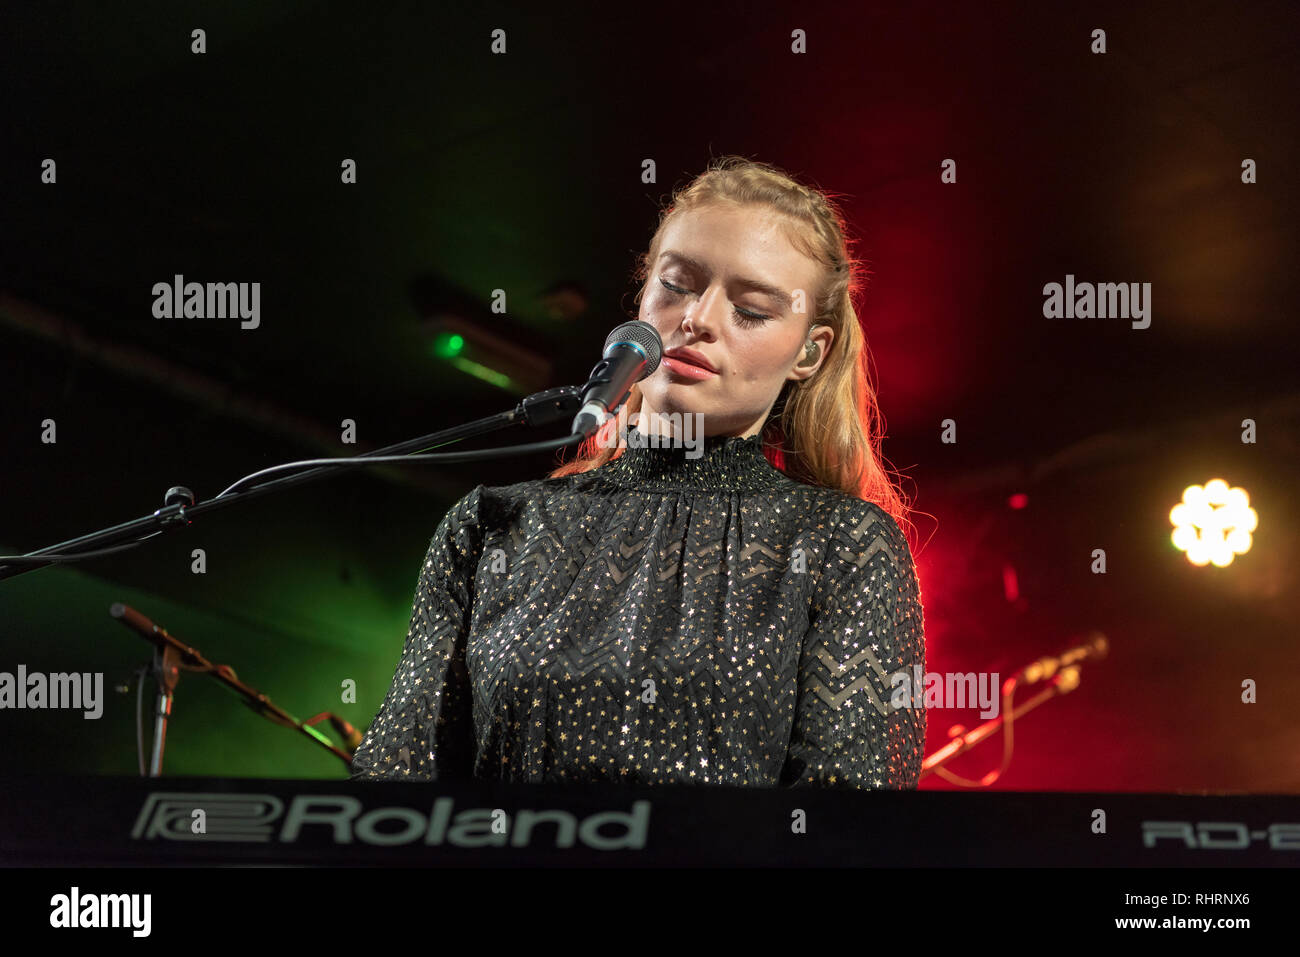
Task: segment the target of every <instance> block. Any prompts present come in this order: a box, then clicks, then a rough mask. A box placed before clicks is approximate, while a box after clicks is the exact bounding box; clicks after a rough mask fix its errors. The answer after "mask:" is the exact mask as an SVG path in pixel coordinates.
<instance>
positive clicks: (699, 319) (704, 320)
mask: <svg viewBox="0 0 1300 957" xmlns="http://www.w3.org/2000/svg"><path fill="white" fill-rule="evenodd" d="M727 307H728V303H727V296H726V293H725V292H723V290H721V289H718V288H716V287H713V286H710V287H709V288H708V289H706V290H705V291H704V295H702V296H700V298H699V299H696V300H695V301H694V302H691V303H689V304H687V306H686V315H685V316H684V317H683V320H682V328H683V329H685V330H688V331H690V332H692V333H693V334H694V335H695V337H696V338H698V339H710V340H711V339H715V338H716V332H717V330H718V329H719V328H720V327H721V326H720V324H721V323H722V322H724V321H725V320H726V318H727V312H726V310H727Z"/></svg>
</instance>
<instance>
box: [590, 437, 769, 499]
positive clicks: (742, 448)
mask: <svg viewBox="0 0 1300 957" xmlns="http://www.w3.org/2000/svg"><path fill="white" fill-rule="evenodd" d="M701 445H702V446H703V448H701ZM592 474H593V475H595V476H596V477H597V478H599V479H603V480H605V481H608V482H610V483H611V484H614V485H617V486H619V487H621V488H639V489H646V490H649V491H662V492H666V491H687V490H695V491H715V492H756V491H763V490H765V489H774V488H779V487H780V486H781V485H783V484H785V483H788V482H789V481H790V480H789V479H788V478H786V476H785V475H784V473H782V472H781V471H780V470H778V469H777V468H776V467H775V466H773V465H772V463H771V462H769V461H768V460H767V456H765V455H764V454H763V437H762V434H761V433H760V434H758V435H751V436H749V437H748V438H740V437H738V436H734V435H711V436H708V437H707V438H705V439H704V440H703V442H702V443H701V444H699V445H695V446H694V447H692V448H684V447H681V446H678V447H671V446H659V447H656V446H654V445H646V446H628V447H627V448H626V449H624V450H623V454H622V455H620V456H619V457H618V458H617V459H615V460H614V461H612V462H610V463H608V464H606V465H604V466H602V467H601V468H599V469H597V470H596V471H595V472H594V473H592Z"/></svg>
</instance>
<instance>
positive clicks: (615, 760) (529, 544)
mask: <svg viewBox="0 0 1300 957" xmlns="http://www.w3.org/2000/svg"><path fill="white" fill-rule="evenodd" d="M701 452H702V454H700V453H701ZM920 599H921V595H920V587H919V583H918V581H917V578H916V573H915V569H914V566H913V562H912V555H911V552H910V550H909V548H908V543H907V539H906V537H905V536H904V534H903V532H902V530H901V529H900V528H899V526H898V524H897V523H896V522H895V521H894V520H893V519H892V518H891V517H890V516H889V515H888V514H887V513H886V512H884V511H883V510H882V509H881V508H879V507H878V506H876V505H874V504H871V503H868V502H865V501H863V500H861V499H858V498H855V497H853V496H851V495H847V494H845V493H843V492H840V491H838V490H831V489H826V488H821V487H815V486H811V485H807V484H803V483H800V482H796V481H794V480H793V479H791V478H789V477H788V476H786V475H785V474H784V473H783V472H781V471H780V470H778V469H777V468H776V467H775V466H773V465H772V464H771V463H770V462H769V461H768V460H767V458H766V456H765V455H764V454H763V450H762V444H761V438H760V436H753V437H750V438H746V439H742V438H737V437H734V436H731V437H723V436H718V437H710V438H708V439H706V440H705V442H704V445H703V448H702V449H701V448H699V447H697V448H695V449H694V450H692V449H683V448H667V447H654V446H650V447H633V448H628V449H627V450H626V451H625V452H624V453H623V454H622V455H621V456H620V457H619V458H617V459H615V460H614V461H612V462H610V463H607V464H606V465H604V466H602V467H601V468H599V469H594V470H592V471H589V472H586V473H583V474H580V475H570V476H567V477H564V478H559V479H537V480H533V481H528V482H521V483H519V484H516V485H509V486H503V487H487V486H483V485H479V486H477V487H476V488H474V489H473V490H472V491H470V492H469V493H468V494H467V495H465V496H464V497H463V498H461V499H460V501H458V502H457V503H456V504H455V505H454V506H453V507H452V508H451V510H450V511H449V512H447V514H446V516H445V517H444V518H443V520H442V522H441V524H440V525H439V526H438V529H437V532H436V534H435V535H434V537H433V540H432V542H431V544H430V546H429V551H428V554H427V555H426V557H425V560H424V566H423V569H422V570H421V573H420V577H419V584H418V587H417V591H416V595H415V607H414V610H413V613H412V616H411V626H410V631H409V632H408V633H407V636H406V645H405V649H404V650H403V652H402V657H401V661H400V662H399V664H398V666H397V673H396V675H395V677H394V678H393V683H392V686H391V687H390V688H389V691H388V695H387V697H386V698H385V700H384V702H383V706H382V707H381V708H380V710H379V713H378V715H377V716H376V718H375V720H374V721H373V722H372V723H371V725H370V728H369V729H368V731H367V732H366V734H365V736H364V739H363V740H362V742H361V745H360V747H359V748H358V750H357V752H356V755H355V756H354V758H353V761H352V776H353V778H355V779H366V778H395V779H406V780H413V781H414V780H423V781H428V780H436V779H439V778H446V777H471V776H472V777H475V778H490V779H498V780H506V781H517V782H543V781H570V782H572V781H615V782H617V781H624V782H628V783H630V784H725V785H737V786H752V787H788V786H799V785H802V786H817V787H842V788H912V787H915V786H916V783H917V779H918V777H919V775H920V770H921V758H922V751H923V747H924V744H925V727H926V720H925V711H924V709H923V708H921V707H919V702H918V706H917V707H908V706H898V704H897V702H898V701H899V698H900V696H898V695H896V694H895V690H894V689H895V687H896V685H897V682H891V675H894V674H895V673H897V672H900V671H904V672H906V674H907V675H908V676H909V677H910V676H911V675H912V673H913V671H912V669H913V666H920V668H921V671H922V672H924V670H925V640H924V633H923V627H922V610H921V600H920ZM902 697H903V698H904V700H905V699H906V696H902Z"/></svg>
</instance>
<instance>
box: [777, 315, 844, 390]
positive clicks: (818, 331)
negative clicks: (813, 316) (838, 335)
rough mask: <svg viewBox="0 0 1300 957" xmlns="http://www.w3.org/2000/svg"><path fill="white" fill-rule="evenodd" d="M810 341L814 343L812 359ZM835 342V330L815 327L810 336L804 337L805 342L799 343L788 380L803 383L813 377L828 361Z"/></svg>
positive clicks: (826, 327) (827, 327)
mask: <svg viewBox="0 0 1300 957" xmlns="http://www.w3.org/2000/svg"><path fill="white" fill-rule="evenodd" d="M809 340H812V343H813V350H812V353H811V358H810V357H809V351H808V350H807V347H806V343H807V342H808V341H809ZM834 341H835V330H834V329H832V328H831V327H830V326H813V327H812V330H811V331H810V332H809V333H808V335H806V336H804V339H803V342H800V343H799V352H798V353H797V354H796V355H795V357H794V360H793V362H792V363H791V365H790V374H789V375H787V376H786V380H787V381H790V382H802V381H803V380H804V379H807V378H808V377H809V376H811V375H813V374H814V373H815V372H816V371H817V370H818V369H820V368H821V367H822V363H824V362H825V361H826V355H827V353H828V352H829V350H830V347H831V343H832V342H834Z"/></svg>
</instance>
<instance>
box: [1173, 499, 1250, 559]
mask: <svg viewBox="0 0 1300 957" xmlns="http://www.w3.org/2000/svg"><path fill="white" fill-rule="evenodd" d="M1169 521H1170V523H1171V524H1172V525H1173V526H1174V531H1173V534H1171V535H1170V536H1169V538H1170V541H1172V542H1173V543H1174V547H1175V548H1177V549H1178V550H1179V551H1180V552H1182V553H1183V554H1184V555H1186V556H1187V560H1188V561H1189V562H1191V563H1192V564H1193V565H1209V564H1213V565H1215V566H1216V567H1218V568H1225V567H1227V566H1228V565H1230V564H1232V560H1233V559H1234V558H1236V557H1237V556H1238V555H1244V554H1245V553H1246V552H1248V551H1250V541H1251V532H1253V531H1254V530H1255V529H1256V528H1257V527H1258V526H1259V515H1258V514H1256V512H1255V510H1254V509H1253V508H1251V507H1250V496H1249V495H1247V494H1246V490H1245V489H1244V488H1237V487H1232V488H1229V487H1228V483H1227V482H1225V481H1224V480H1223V479H1219V478H1216V479H1211V480H1210V481H1208V482H1206V483H1205V484H1204V485H1189V486H1187V488H1185V489H1183V500H1182V501H1181V502H1179V503H1178V504H1177V505H1175V506H1174V507H1173V508H1172V509H1170V510H1169Z"/></svg>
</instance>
